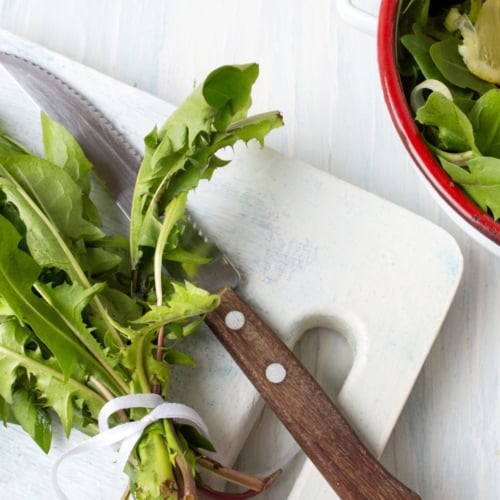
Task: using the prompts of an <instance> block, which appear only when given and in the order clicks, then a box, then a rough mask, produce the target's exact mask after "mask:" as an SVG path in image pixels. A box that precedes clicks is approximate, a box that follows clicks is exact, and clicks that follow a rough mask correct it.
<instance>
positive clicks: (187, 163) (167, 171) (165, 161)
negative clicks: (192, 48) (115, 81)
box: [130, 64, 282, 268]
mask: <svg viewBox="0 0 500 500" xmlns="http://www.w3.org/2000/svg"><path fill="white" fill-rule="evenodd" d="M257 76H258V66H257V65H256V64H248V65H242V66H223V67H220V68H218V69H216V70H215V71H213V72H212V73H210V74H209V75H208V76H207V78H206V80H205V81H204V82H203V84H202V85H200V86H198V87H197V88H196V89H195V90H194V91H193V92H192V94H191V95H190V96H189V97H188V98H187V99H186V100H185V101H184V102H183V104H182V105H181V106H179V107H178V108H177V109H176V110H175V111H174V113H172V115H170V117H169V118H168V119H167V120H166V122H165V123H164V124H163V126H162V127H161V128H160V129H159V130H158V129H156V128H155V129H154V130H153V131H152V132H151V134H149V135H148V136H147V138H146V141H145V144H146V152H145V155H144V159H143V162H142V164H141V167H140V169H139V173H138V176H137V182H136V186H135V190H134V196H133V203H132V210H131V223H130V228H131V229H130V253H131V260H132V267H134V268H136V267H137V265H138V264H139V261H140V259H141V256H142V252H143V250H142V247H144V246H154V244H155V243H156V237H157V236H158V235H159V234H160V228H161V223H160V220H161V217H162V216H163V213H164V212H163V210H164V209H165V207H166V206H167V205H168V203H169V202H170V201H171V199H173V197H175V196H177V195H179V194H180V193H181V192H185V191H187V190H190V189H193V188H194V187H196V185H197V184H198V183H199V181H200V180H201V179H203V178H210V176H211V174H212V173H213V170H214V169H215V168H217V167H218V166H221V165H223V164H224V163H223V162H220V161H218V160H217V159H216V158H215V159H214V160H213V161H212V157H213V156H215V154H216V152H217V150H218V149H219V148H221V147H224V146H225V145H227V144H233V143H234V142H236V141H237V140H244V141H248V140H250V139H251V138H256V139H257V140H259V142H262V141H263V139H264V136H265V134H266V133H268V132H269V130H271V129H272V128H275V127H277V126H280V125H281V124H282V121H281V117H279V113H275V114H274V117H273V118H271V115H269V116H268V117H266V118H265V119H262V118H261V119H260V120H256V121H254V122H252V121H251V120H250V121H248V122H247V123H246V125H245V126H241V127H240V129H239V130H238V131H237V130H236V129H235V130H233V131H229V135H227V136H226V135H224V141H218V139H220V138H221V135H220V134H225V133H226V131H227V130H226V129H228V128H229V127H230V125H231V124H233V123H235V122H238V121H239V120H243V119H245V118H246V113H247V111H248V108H249V107H250V104H251V88H252V85H253V83H254V82H255V80H256V78H257Z"/></svg>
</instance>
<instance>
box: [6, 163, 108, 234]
mask: <svg viewBox="0 0 500 500" xmlns="http://www.w3.org/2000/svg"><path fill="white" fill-rule="evenodd" d="M4 167H5V168H6V170H7V171H8V172H9V174H10V175H11V176H12V178H13V179H15V182H16V183H17V184H18V185H19V186H20V187H21V188H22V189H23V190H24V191H25V192H26V193H27V194H28V195H29V196H30V197H31V198H32V199H33V200H35V201H36V203H37V205H38V206H39V207H40V208H41V209H42V210H43V212H44V213H45V215H46V216H47V217H48V218H49V219H50V220H51V221H52V223H53V224H54V225H55V226H56V227H57V228H58V229H59V231H60V232H61V234H63V235H64V236H65V237H67V238H68V237H69V238H73V239H78V238H83V239H84V240H89V241H91V240H96V239H99V238H102V237H103V236H104V233H103V232H102V231H101V229H99V228H98V227H96V226H95V225H94V224H92V223H90V222H89V221H88V220H86V219H84V218H83V216H82V209H83V206H82V194H81V189H80V188H79V187H78V185H77V184H75V182H74V181H73V180H72V179H71V177H70V176H69V174H68V173H67V172H66V171H64V170H62V169H61V168H59V167H57V166H55V165H54V164H52V163H50V162H48V161H46V160H43V159H41V158H37V157H35V156H29V155H23V156H17V157H11V158H10V159H9V160H7V161H6V162H4Z"/></svg>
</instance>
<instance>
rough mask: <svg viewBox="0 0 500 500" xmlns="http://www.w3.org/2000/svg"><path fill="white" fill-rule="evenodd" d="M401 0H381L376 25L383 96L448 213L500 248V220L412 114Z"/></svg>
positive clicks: (415, 160)
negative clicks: (400, 46)
mask: <svg viewBox="0 0 500 500" xmlns="http://www.w3.org/2000/svg"><path fill="white" fill-rule="evenodd" d="M399 5H400V2H399V1H398V0H382V1H381V4H380V10H379V18H378V29H377V54H378V67H379V72H380V78H381V83H382V90H383V94H384V98H385V101H386V104H387V107H388V109H389V113H390V115H391V118H392V121H393V123H394V125H395V127H396V130H397V132H398V133H399V136H400V137H401V140H402V141H403V144H404V145H405V147H406V149H407V150H408V152H409V154H410V156H411V157H412V158H413V160H414V162H415V163H416V165H417V167H418V168H419V169H420V171H421V173H422V174H423V175H424V177H425V178H426V179H427V181H428V182H429V184H430V185H431V187H432V189H433V190H434V191H435V193H436V194H437V195H438V198H439V199H440V200H442V201H443V202H444V207H445V208H448V209H449V210H447V211H448V213H449V214H450V215H451V216H452V218H454V219H455V220H456V221H457V222H458V223H459V225H461V226H462V227H463V228H464V229H465V230H466V231H467V232H468V233H469V234H470V235H471V236H473V237H475V239H477V240H479V241H480V242H481V243H483V244H486V246H488V247H489V248H490V249H493V250H494V251H496V252H500V223H498V222H496V221H495V220H494V219H493V217H491V216H490V215H489V214H487V213H485V212H483V211H482V210H481V209H480V208H479V207H478V206H477V205H476V204H475V203H474V202H473V201H471V200H470V199H469V198H468V196H467V195H466V194H465V193H464V191H463V190H462V189H461V188H460V186H458V185H457V184H455V183H454V182H453V181H452V180H451V178H450V177H449V176H448V175H447V174H446V172H445V171H444V170H443V168H442V167H441V165H440V164H439V162H438V161H437V160H436V158H435V157H434V156H433V154H432V153H431V152H430V150H429V149H428V148H427V146H426V144H425V142H424V141H423V139H422V137H421V135H420V132H419V130H418V128H417V125H416V123H415V120H414V118H413V115H412V112H411V109H410V107H409V103H408V101H407V99H406V97H405V94H404V91H403V87H402V84H401V79H400V76H399V72H398V65H397V58H396V46H397V41H398V34H397V25H398V16H399Z"/></svg>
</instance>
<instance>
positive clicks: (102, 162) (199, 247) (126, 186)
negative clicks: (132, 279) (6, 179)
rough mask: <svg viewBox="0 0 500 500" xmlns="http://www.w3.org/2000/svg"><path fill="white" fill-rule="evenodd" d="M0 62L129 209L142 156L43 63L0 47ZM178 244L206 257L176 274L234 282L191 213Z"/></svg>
mask: <svg viewBox="0 0 500 500" xmlns="http://www.w3.org/2000/svg"><path fill="white" fill-rule="evenodd" d="M0 62H1V63H2V64H3V66H4V67H5V69H6V70H7V71H8V72H9V73H10V74H11V75H12V76H13V78H14V79H15V80H16V81H17V82H18V84H19V85H20V86H21V87H22V88H23V89H24V90H25V91H26V93H27V94H28V95H29V96H30V97H31V98H32V99H33V101H34V102H35V103H36V104H37V105H38V106H39V107H40V108H41V109H42V110H43V111H44V112H45V113H46V114H47V115H48V116H49V117H50V118H51V119H52V120H55V121H56V122H59V123H60V124H61V125H63V126H64V127H65V128H66V129H67V130H68V131H69V132H70V133H71V134H72V135H73V137H74V138H75V139H76V140H77V141H78V143H79V144H80V146H81V148H82V150H83V151H84V153H85V155H86V156H87V158H88V159H89V160H90V162H91V163H92V164H93V165H94V168H95V170H96V172H97V174H98V177H99V178H100V179H101V180H102V181H103V182H104V184H105V185H106V187H107V188H108V189H109V191H110V193H111V195H112V196H113V198H114V199H115V201H116V202H117V204H118V205H119V207H120V208H121V209H122V210H123V211H124V212H125V214H127V215H128V214H130V209H131V206H132V196H133V191H134V185H135V180H136V176H137V172H138V170H139V166H140V164H141V161H142V157H141V155H140V154H139V153H138V152H137V151H136V150H135V148H133V147H132V145H131V144H129V143H128V142H127V140H126V139H125V138H124V137H123V135H122V134H121V133H120V132H119V131H118V130H117V129H116V127H115V126H114V125H113V123H112V122H111V121H110V120H108V119H107V118H106V116H104V114H103V113H102V112H101V111H100V110H99V109H98V108H97V107H96V106H94V104H92V102H91V101H90V100H89V99H87V98H86V97H85V96H84V95H82V94H81V93H80V92H78V90H76V89H75V88H73V87H71V86H70V85H69V84H68V83H66V82H65V81H63V80H61V79H60V78H59V77H57V76H56V75H54V74H53V73H51V72H50V71H48V70H47V69H46V68H43V67H42V66H39V65H38V64H36V63H33V62H32V61H29V60H27V59H24V58H22V57H19V56H16V55H13V54H9V53H6V52H1V51H0ZM181 244H182V246H183V247H184V248H186V249H187V250H195V251H196V253H197V254H199V255H200V256H202V257H206V258H207V259H209V260H210V262H209V263H207V264H203V265H199V266H194V265H193V266H191V267H190V269H189V270H188V269H186V268H183V267H182V266H172V269H169V271H172V274H173V275H174V277H176V278H178V279H184V278H187V279H189V280H190V281H192V282H195V283H197V284H198V285H199V286H201V287H203V288H206V289H207V290H211V291H214V290H217V289H219V288H222V287H223V286H229V287H231V288H235V287H236V286H237V285H238V283H239V273H238V271H237V270H236V269H235V267H234V266H233V265H232V264H231V262H230V261H229V259H228V258H227V256H225V255H224V254H223V253H222V252H221V251H220V250H219V248H218V247H217V246H216V245H215V244H214V243H213V242H211V241H210V240H209V239H208V238H207V237H206V236H205V235H204V234H203V232H202V231H201V230H200V228H199V227H197V225H196V224H195V223H194V222H193V221H192V219H191V218H190V217H189V216H188V218H187V225H186V228H185V230H184V232H183V239H182V241H181Z"/></svg>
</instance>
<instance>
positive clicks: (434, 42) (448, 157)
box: [398, 0, 500, 219]
mask: <svg viewBox="0 0 500 500" xmlns="http://www.w3.org/2000/svg"><path fill="white" fill-rule="evenodd" d="M499 7H500V4H499V3H498V2H496V4H495V2H494V1H491V0H488V2H482V1H481V0H473V1H470V2H469V1H465V2H462V3H459V2H457V3H456V4H455V5H450V6H449V7H446V6H444V5H443V4H442V3H440V2H437V1H432V0H430V1H429V0H405V1H403V2H402V8H401V14H400V17H399V21H398V28H399V33H400V44H401V45H400V50H399V52H398V54H399V56H398V63H399V67H400V74H401V78H402V83H403V87H404V88H405V92H406V94H407V96H408V100H409V101H411V102H412V104H413V105H414V106H415V103H418V104H417V105H416V106H417V107H416V109H414V113H415V120H416V122H417V124H418V125H419V126H420V128H421V132H422V137H423V138H424V140H425V141H426V142H427V144H428V146H429V148H430V149H431V151H433V152H434V154H435V155H436V157H437V158H438V160H439V161H440V162H441V164H442V166H443V168H444V169H445V170H446V172H447V173H448V175H450V177H451V178H452V179H453V181H455V182H456V183H457V184H459V185H460V186H461V187H462V188H463V189H464V191H465V192H466V193H467V195H468V196H469V197H470V198H471V199H472V200H473V201H474V202H475V203H476V204H477V205H478V206H479V207H480V208H481V209H482V210H484V211H485V212H487V213H489V214H490V215H491V216H492V217H493V218H494V219H500V210H499V206H500V190H499V189H498V179H499V177H500V176H499V174H498V173H497V169H500V162H497V161H496V159H498V158H500V118H499V117H500V94H499V89H498V87H497V84H495V83H492V80H490V79H485V78H483V77H482V76H481V73H480V72H479V73H478V72H476V71H474V72H472V71H471V69H470V64H469V62H470V60H469V61H468V60H467V57H465V55H464V43H468V46H467V47H468V54H469V58H470V55H471V54H472V53H473V52H474V51H475V50H476V48H477V47H476V46H475V45H474V46H473V43H476V42H475V41H474V40H472V41H471V39H468V40H464V37H465V38H467V37H469V34H470V33H472V32H474V31H475V30H477V31H478V32H479V31H481V33H478V36H479V35H480V38H481V43H482V44H483V45H484V46H485V47H486V46H488V47H489V49H488V50H489V51H490V52H491V53H493V52H494V53H495V54H496V53H497V52H498V47H499V46H500V25H499V26H496V25H495V23H498V21H499V20H500V10H499ZM474 23H475V24H474ZM494 25H495V26H496V27H495V26H494ZM471 36H472V35H471ZM474 36H475V35H474ZM490 49H491V50H490ZM493 66H495V65H494V64H493ZM433 81H438V82H441V83H440V84H441V85H444V86H445V89H446V92H440V91H438V89H437V87H436V85H435V84H434V83H432V82H433ZM428 83H429V84H428ZM427 84H428V85H427ZM422 86H423V87H422ZM426 87H427V88H429V89H430V91H427V94H426V95H425V99H424V101H423V102H421V99H416V98H415V96H416V95H417V93H418V94H419V95H422V93H423V92H422V88H426Z"/></svg>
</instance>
